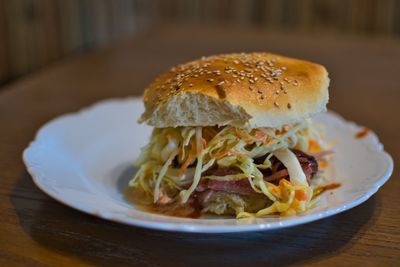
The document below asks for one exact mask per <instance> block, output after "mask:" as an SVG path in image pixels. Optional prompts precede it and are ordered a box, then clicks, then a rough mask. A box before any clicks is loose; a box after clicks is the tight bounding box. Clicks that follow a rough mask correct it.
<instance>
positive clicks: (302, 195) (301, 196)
mask: <svg viewBox="0 0 400 267" xmlns="http://www.w3.org/2000/svg"><path fill="white" fill-rule="evenodd" d="M295 197H296V199H297V200H299V201H301V200H307V199H308V196H307V193H306V192H305V190H296V191H295Z"/></svg>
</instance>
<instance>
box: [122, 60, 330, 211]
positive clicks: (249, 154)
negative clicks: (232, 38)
mask: <svg viewBox="0 0 400 267" xmlns="http://www.w3.org/2000/svg"><path fill="white" fill-rule="evenodd" d="M328 86H329V78H328V73H327V71H326V69H325V68H324V67H323V66H321V65H318V64H315V63H311V62H308V61H303V60H298V59H293V58H289V57H284V56H280V55H275V54H271V53H237V54H223V55H215V56H209V57H202V58H201V59H198V60H195V61H192V62H189V63H186V64H182V65H178V66H176V67H174V68H172V69H170V70H169V71H168V72H166V73H164V74H162V75H161V76H159V77H158V78H157V79H156V80H155V81H154V82H153V83H152V84H151V85H150V86H149V87H148V88H147V89H146V90H145V92H144V97H143V101H144V106H145V111H144V113H143V114H142V116H141V117H140V119H139V122H141V123H147V124H148V125H150V126H153V127H154V130H153V132H152V135H151V138H150V141H149V143H148V144H147V145H146V146H145V147H144V148H142V151H141V154H140V157H139V158H138V159H137V161H136V162H135V165H136V166H137V168H138V171H137V172H136V174H135V176H134V177H133V179H132V180H131V181H130V182H129V186H130V189H129V190H133V192H134V193H135V194H136V196H137V197H138V198H140V199H141V200H142V201H143V203H145V204H146V206H147V207H149V208H150V209H151V210H153V211H156V212H157V211H158V212H160V213H163V214H168V215H175V216H188V217H198V216H200V215H202V214H206V213H209V214H217V215H234V216H236V217H237V218H244V217H263V216H266V215H272V214H274V215H282V216H286V215H295V214H299V213H303V212H306V211H307V210H308V209H310V208H311V207H312V206H313V205H315V203H316V198H315V196H316V194H317V193H319V192H320V191H321V190H316V187H314V186H313V185H312V180H313V179H315V177H316V176H318V174H319V173H321V170H320V169H321V168H320V166H319V165H321V162H319V160H320V159H321V157H322V156H321V155H323V154H324V153H325V152H324V151H326V150H327V149H328V143H327V142H326V140H325V138H324V136H323V131H321V129H320V127H319V125H314V124H313V122H312V121H311V119H310V118H311V117H313V116H314V115H316V114H318V113H321V112H323V111H325V110H326V104H327V102H328V99H329V96H328ZM317 191H318V192H317Z"/></svg>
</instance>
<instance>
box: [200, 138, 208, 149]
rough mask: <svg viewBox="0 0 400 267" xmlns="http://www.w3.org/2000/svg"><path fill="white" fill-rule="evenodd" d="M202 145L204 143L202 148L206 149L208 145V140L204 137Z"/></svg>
mask: <svg viewBox="0 0 400 267" xmlns="http://www.w3.org/2000/svg"><path fill="white" fill-rule="evenodd" d="M201 145H202V149H205V148H206V146H207V141H206V139H204V138H201Z"/></svg>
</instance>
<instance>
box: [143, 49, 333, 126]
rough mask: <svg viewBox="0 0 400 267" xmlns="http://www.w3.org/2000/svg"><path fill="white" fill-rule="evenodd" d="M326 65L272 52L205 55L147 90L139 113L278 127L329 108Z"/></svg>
mask: <svg viewBox="0 0 400 267" xmlns="http://www.w3.org/2000/svg"><path fill="white" fill-rule="evenodd" d="M328 86H329V78H328V73H327V71H326V69H325V68H324V67H323V66H321V65H318V64H315V63H311V62H308V61H303V60H298V59H293V58H288V57H283V56H280V55H274V54H269V53H249V54H246V53H241V54H226V55H217V56H210V57H203V58H201V59H199V60H195V61H192V62H189V63H186V64H183V65H179V66H177V67H174V68H172V69H171V70H170V71H168V72H166V73H164V74H162V75H161V76H160V77H158V78H157V79H156V80H155V81H154V82H153V83H152V84H151V85H150V86H149V87H148V88H147V89H146V90H145V93H144V105H145V112H144V113H143V115H142V116H141V118H140V119H139V121H140V122H146V123H147V124H149V125H152V126H155V127H159V128H164V127H178V126H213V125H219V126H222V125H233V126H237V127H249V128H259V127H279V126H282V125H284V124H291V123H295V122H298V121H300V120H303V119H305V118H308V117H311V116H312V115H315V114H317V113H320V112H321V111H325V110H326V104H327V102H328V99H329V96H328Z"/></svg>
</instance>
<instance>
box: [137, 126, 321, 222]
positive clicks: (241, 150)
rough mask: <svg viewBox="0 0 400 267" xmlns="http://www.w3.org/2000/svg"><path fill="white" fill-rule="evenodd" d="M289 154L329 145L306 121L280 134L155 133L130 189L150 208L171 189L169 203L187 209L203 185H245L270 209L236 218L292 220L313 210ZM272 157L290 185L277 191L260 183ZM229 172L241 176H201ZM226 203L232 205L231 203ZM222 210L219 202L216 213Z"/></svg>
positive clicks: (227, 129) (224, 130) (232, 130)
mask: <svg viewBox="0 0 400 267" xmlns="http://www.w3.org/2000/svg"><path fill="white" fill-rule="evenodd" d="M291 148H295V149H299V150H302V151H306V152H307V151H310V150H313V149H314V150H315V149H317V150H318V149H320V150H323V149H326V148H327V144H326V142H325V140H324V139H323V137H322V135H321V134H320V131H319V130H318V129H317V128H316V127H314V126H313V125H312V124H311V121H310V120H304V121H303V122H301V123H296V124H293V125H284V126H282V127H279V128H258V129H246V128H236V127H233V126H224V127H177V128H155V129H154V131H153V133H152V136H151V140H150V143H149V144H148V145H147V146H145V147H144V148H142V150H141V154H140V156H139V158H138V159H137V161H136V162H135V165H136V166H138V167H139V170H138V171H137V173H136V174H135V176H134V177H133V178H132V180H131V181H130V182H129V186H131V187H140V188H142V189H143V190H144V192H146V193H147V194H148V195H151V196H152V197H153V200H154V203H158V202H159V201H160V199H159V198H160V194H161V195H163V194H166V193H165V192H167V190H163V188H164V187H165V188H166V187H168V188H170V189H171V188H172V189H174V190H175V191H172V192H175V193H176V194H175V196H174V195H170V196H168V195H167V197H169V198H173V197H176V196H178V197H179V198H180V201H181V202H182V203H185V202H187V201H188V199H189V198H190V196H191V195H192V194H193V192H194V191H195V189H196V187H197V186H198V184H199V183H200V180H202V179H210V180H218V181H235V180H241V179H248V181H249V183H250V185H251V187H252V189H253V190H254V191H255V192H257V193H260V194H263V195H265V196H267V197H268V199H269V201H270V203H271V204H270V205H267V206H265V207H263V208H260V209H258V210H256V211H255V212H248V211H249V210H248V207H247V208H246V205H245V206H240V207H236V208H234V210H235V212H236V215H237V217H238V218H243V217H262V216H266V215H268V214H274V213H278V214H281V215H290V214H296V213H300V212H304V211H306V210H307V209H309V208H310V207H311V206H312V205H315V199H312V196H313V191H312V188H311V187H310V186H309V185H308V183H307V179H306V176H305V174H304V172H303V170H302V168H301V165H300V163H299V162H298V160H297V158H296V156H295V155H294V154H293V152H291V150H290V149H291ZM317 152H318V151H317ZM265 155H267V156H266V157H265V159H264V161H263V162H262V163H259V161H258V163H255V161H254V159H257V158H260V157H264V156H265ZM272 156H276V157H277V158H278V159H279V160H280V161H281V162H282V164H283V165H285V167H286V168H287V169H288V173H289V177H290V181H287V180H284V179H282V180H281V182H280V183H279V185H276V184H272V183H269V182H266V181H265V180H264V177H263V173H262V172H261V171H260V170H267V169H269V168H271V165H272V164H271V161H270V159H271V157H272ZM174 162H175V163H174ZM232 167H234V168H238V169H240V171H241V173H238V174H227V175H224V176H216V175H203V173H204V172H206V171H207V170H209V169H211V168H232ZM283 180H284V181H283ZM170 191H171V190H170ZM228 198H229V199H230V201H231V202H232V197H228ZM228 198H225V199H228ZM246 201H249V200H246ZM246 201H245V202H246ZM239 202H240V201H239ZM239 202H238V201H235V203H239ZM232 203H233V202H232ZM240 203H241V202H240ZM159 204H162V203H159ZM220 205H221V203H220V202H218V207H220ZM257 207H258V206H257Z"/></svg>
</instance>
